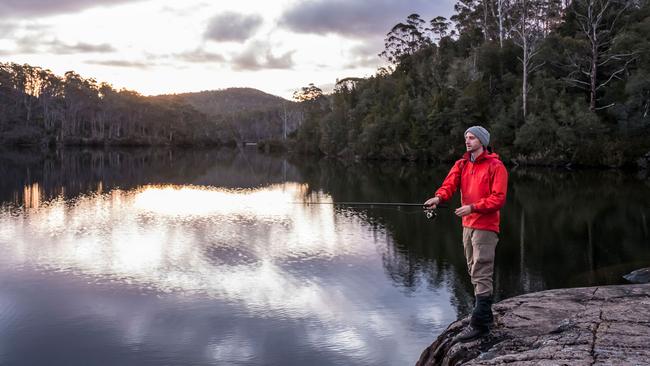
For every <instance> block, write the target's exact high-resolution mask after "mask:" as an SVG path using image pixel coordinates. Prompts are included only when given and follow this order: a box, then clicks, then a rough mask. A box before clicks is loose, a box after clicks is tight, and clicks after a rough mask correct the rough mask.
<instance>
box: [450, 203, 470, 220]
mask: <svg viewBox="0 0 650 366" xmlns="http://www.w3.org/2000/svg"><path fill="white" fill-rule="evenodd" d="M454 213H455V214H456V216H459V217H463V216H467V215H469V214H471V213H472V206H471V205H465V206H460V207H458V208H457V209H456V211H454Z"/></svg>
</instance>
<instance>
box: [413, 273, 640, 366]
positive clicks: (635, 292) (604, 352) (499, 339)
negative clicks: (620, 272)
mask: <svg viewBox="0 0 650 366" xmlns="http://www.w3.org/2000/svg"><path fill="white" fill-rule="evenodd" d="M493 309H494V312H495V324H494V327H493V329H492V331H491V332H490V334H489V335H488V336H487V337H484V338H482V339H479V340H476V341H474V342H469V343H458V342H454V341H453V338H454V336H456V335H457V334H458V333H459V332H460V331H461V330H462V329H463V328H464V327H465V326H466V325H467V324H468V322H469V318H465V319H461V320H458V321H456V322H454V323H452V324H450V325H449V327H448V328H447V329H446V330H445V331H444V332H443V333H442V334H441V335H440V336H438V338H437V339H436V340H435V341H434V342H433V343H432V344H431V345H430V346H429V347H427V348H426V349H425V350H424V352H422V355H421V356H420V359H419V361H418V362H417V365H418V366H425V365H427V366H428V365H445V366H446V365H461V364H462V365H503V364H508V365H518V366H523V365H650V346H649V344H650V284H642V285H622V286H605V287H589V288H575V289H561V290H549V291H542V292H536V293H530V294H526V295H522V296H517V297H513V298H511V299H507V300H504V301H501V302H499V303H497V304H496V305H494V307H493Z"/></svg>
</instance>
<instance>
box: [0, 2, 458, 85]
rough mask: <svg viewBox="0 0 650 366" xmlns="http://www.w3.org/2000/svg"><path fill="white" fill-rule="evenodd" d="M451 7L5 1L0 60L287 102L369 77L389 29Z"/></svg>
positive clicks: (114, 80)
mask: <svg viewBox="0 0 650 366" xmlns="http://www.w3.org/2000/svg"><path fill="white" fill-rule="evenodd" d="M454 2H455V0H302V1H300V0H266V1H264V0H240V1H206V0H185V1H177V0H0V14H2V16H1V17H0V62H16V63H20V64H23V63H27V64H30V65H32V66H40V67H43V68H46V69H50V70H52V71H53V72H54V73H56V74H58V75H63V74H64V73H65V72H66V71H70V70H73V71H75V72H77V73H79V74H81V76H83V77H86V78H91V77H92V78H95V79H96V80H97V81H99V82H102V81H103V82H108V83H110V84H112V85H113V86H114V87H115V88H117V89H120V88H127V89H131V90H135V91H138V92H140V93H142V94H144V95H157V94H170V93H183V92H193V91H201V90H216V89H224V88H229V87H252V88H256V89H260V90H262V91H265V92H267V93H271V94H274V95H279V96H282V97H285V98H290V97H291V95H292V94H293V91H295V90H297V89H299V88H300V87H302V86H306V85H308V84H309V83H314V84H315V85H317V86H320V87H321V88H322V89H323V90H324V91H326V92H328V91H330V90H331V89H332V87H333V86H334V83H335V82H336V80H337V79H343V78H345V77H368V76H371V75H373V74H375V72H376V70H377V68H378V67H379V66H382V65H384V64H385V62H384V61H383V60H382V59H380V58H379V56H377V54H378V53H380V52H381V51H382V50H383V47H384V37H385V35H386V33H387V32H388V31H390V29H391V28H392V26H393V25H395V24H397V23H398V22H401V21H404V20H405V19H406V17H407V16H408V15H409V14H412V13H418V14H420V16H421V17H422V19H425V20H427V21H428V20H430V19H432V18H434V17H436V16H438V15H442V16H445V17H449V16H451V14H452V13H453V4H454Z"/></svg>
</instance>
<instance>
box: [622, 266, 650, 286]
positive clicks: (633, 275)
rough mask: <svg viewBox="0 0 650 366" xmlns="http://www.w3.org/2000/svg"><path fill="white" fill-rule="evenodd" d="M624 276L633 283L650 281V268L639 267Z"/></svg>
mask: <svg viewBox="0 0 650 366" xmlns="http://www.w3.org/2000/svg"><path fill="white" fill-rule="evenodd" d="M623 278H625V279H626V280H628V281H630V282H632V283H650V268H641V269H637V270H636V271H632V272H630V273H628V274H626V275H625V276H623Z"/></svg>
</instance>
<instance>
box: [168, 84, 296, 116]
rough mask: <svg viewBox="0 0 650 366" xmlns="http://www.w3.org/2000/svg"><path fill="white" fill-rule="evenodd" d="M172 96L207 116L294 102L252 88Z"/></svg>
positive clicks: (249, 110)
mask: <svg viewBox="0 0 650 366" xmlns="http://www.w3.org/2000/svg"><path fill="white" fill-rule="evenodd" d="M174 97H176V98H180V99H181V100H182V101H184V102H186V103H188V104H190V105H191V106H192V107H194V108H196V110H198V111H200V112H202V113H205V114H206V115H209V116H217V115H226V114H233V113H241V112H251V111H265V110H269V109H274V108H278V107H281V106H282V104H283V103H284V104H286V105H287V106H289V104H294V103H295V102H292V101H289V100H286V99H284V98H281V97H278V96H276V95H272V94H268V93H265V92H263V91H261V90H258V89H254V88H227V89H221V90H205V91H200V92H195V93H182V94H175V95H174Z"/></svg>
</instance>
